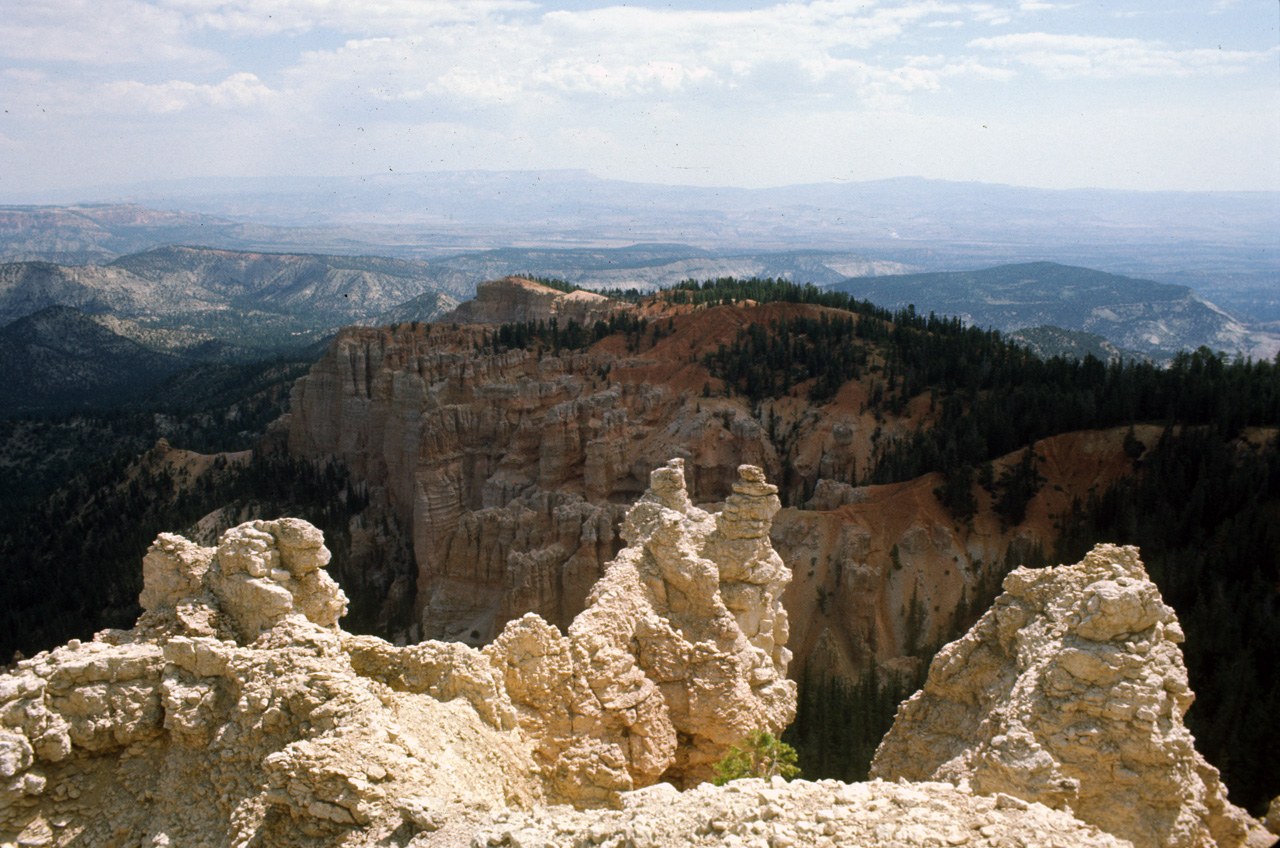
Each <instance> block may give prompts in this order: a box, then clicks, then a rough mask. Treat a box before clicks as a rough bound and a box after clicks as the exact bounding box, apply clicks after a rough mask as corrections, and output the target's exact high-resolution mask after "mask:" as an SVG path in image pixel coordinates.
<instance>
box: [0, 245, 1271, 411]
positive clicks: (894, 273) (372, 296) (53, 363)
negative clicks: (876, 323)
mask: <svg viewBox="0 0 1280 848" xmlns="http://www.w3.org/2000/svg"><path fill="white" fill-rule="evenodd" d="M904 270H909V269H907V268H906V267H905V266H902V265H899V264H897V263H892V262H884V261H873V260H870V259H867V258H866V257H863V256H861V255H858V254H853V253H841V252H836V251H788V252H780V253H753V254H739V255H716V254H713V253H710V252H707V251H699V250H697V249H696V248H689V247H688V246H685V245H670V244H649V245H633V246H630V247H626V248H573V249H545V248H504V249H499V250H490V251H482V252H475V253H464V254H458V255H454V256H449V257H443V258H440V259H437V260H434V261H431V262H423V261H414V260H403V259H394V258H385V257H367V256H332V255H315V254H278V253H263V252H257V251H254V252H244V251H231V250H223V249H213V248H197V247H179V246H164V247H157V248H153V249H150V250H146V251H143V252H140V253H135V254H130V255H127V256H123V257H119V258H116V259H114V260H112V261H111V262H109V263H107V264H103V265H59V264H54V263H50V262H16V263H8V264H3V265H0V322H5V323H8V326H6V327H3V330H4V333H3V340H4V345H5V347H4V348H3V351H2V352H3V353H4V355H5V361H6V362H7V363H15V364H18V367H16V368H11V369H10V372H11V373H14V374H18V375H19V376H17V377H15V378H14V379H13V380H11V381H10V385H9V386H8V388H7V389H6V393H5V394H4V395H3V397H0V401H3V404H2V406H0V408H2V409H3V410H4V414H7V415H13V414H15V413H17V412H22V411H39V410H46V409H59V408H66V407H68V406H74V405H76V404H82V403H105V402H120V401H126V400H129V399H130V398H133V397H135V396H136V395H137V392H138V391H141V389H143V388H145V387H148V386H151V385H154V384H156V383H157V382H158V381H159V380H160V379H161V378H163V377H165V376H167V375H169V374H172V373H174V372H176V371H178V370H179V369H181V368H185V367H189V366H191V365H193V364H195V363H237V362H247V361H250V360H254V359H264V358H269V357H273V356H277V355H279V354H281V353H285V352H288V351H295V352H296V351H297V350H299V349H302V348H304V347H307V346H308V345H314V344H316V343H318V342H319V341H321V340H322V339H324V338H325V337H327V336H328V335H329V334H331V333H333V332H335V331H336V330H337V329H338V328H339V327H342V326H345V325H350V324H366V325H369V324H392V323H406V322H412V321H431V320H434V319H435V318H436V317H438V316H439V315H442V314H443V313H445V312H447V311H449V310H450V309H453V308H454V307H455V306H457V304H458V303H459V301H461V300H464V299H466V298H467V297H469V296H470V295H471V294H472V293H473V292H474V290H475V286H476V284H477V283H479V282H482V281H484V280H488V279H495V278H500V277H505V276H508V275H537V276H544V277H554V278H558V279H562V280H566V281H568V282H571V283H576V284H579V285H582V286H584V287H588V288H606V289H612V288H616V289H639V290H642V291H644V290H650V289H654V288H657V287H659V286H670V285H672V284H674V283H677V282H680V281H682V280H685V279H689V278H693V279H698V280H702V279H709V278H719V277H730V276H733V277H739V278H745V277H752V276H757V277H775V278H782V279H788V280H793V281H798V282H815V283H819V284H824V285H827V286H829V287H831V288H833V289H837V290H841V291H846V292H849V293H851V294H853V295H855V296H856V297H858V298H861V299H866V300H870V301H872V302H873V303H876V304H878V305H881V306H886V307H889V308H905V307H906V306H907V305H908V304H912V305H914V306H915V307H916V309H917V311H919V312H930V311H932V312H936V313H938V314H940V315H957V316H960V317H961V318H962V319H964V320H965V321H966V322H967V323H970V324H974V325H978V326H983V327H994V328H997V329H1000V330H1002V331H1007V332H1012V331H1015V330H1024V336H1023V338H1024V339H1025V341H1026V343H1027V344H1028V346H1030V347H1032V349H1034V350H1036V351H1037V352H1038V353H1040V354H1042V355H1053V354H1059V353H1062V354H1067V355H1076V356H1083V355H1085V354H1086V353H1094V354H1095V355H1098V356H1103V357H1106V358H1115V357H1120V358H1124V357H1131V356H1134V355H1142V356H1147V357H1151V358H1153V359H1156V360H1166V359H1168V358H1169V357H1171V356H1172V355H1173V354H1175V353H1176V352H1178V351H1179V350H1188V349H1195V348H1197V347H1200V346H1202V345H1204V346H1208V347H1210V348H1211V349H1213V350H1223V351H1226V352H1227V353H1229V354H1235V353H1237V352H1244V353H1247V354H1249V355H1251V356H1254V357H1255V358H1257V357H1266V358H1270V357H1271V356H1273V355H1275V353H1276V350H1277V349H1280V338H1278V337H1277V336H1275V335H1273V334H1268V333H1265V332H1260V331H1258V330H1257V329H1256V328H1251V327H1249V326H1246V325H1245V324H1243V323H1241V322H1240V321H1238V320H1236V319H1235V318H1233V317H1232V316H1231V315H1229V314H1227V313H1226V312H1224V311H1223V310H1221V309H1218V308H1217V307H1215V306H1214V305H1213V304H1211V303H1208V302H1206V301H1204V300H1203V299H1201V298H1200V297H1198V296H1197V295H1196V294H1195V293H1194V292H1193V291H1192V290H1191V289H1189V288H1187V287H1185V286H1174V285H1167V284H1163V283H1159V282H1155V281H1152V280H1142V279H1135V278H1131V277H1125V276H1119V275H1115V274H1108V273H1104V272H1101V271H1095V270H1092V269H1088V268H1079V267H1073V266H1066V265H1059V264H1055V263H1050V262H1039V263H1029V264H1018V265H1005V266H998V267H994V268H986V269H981V270H977V271H953V272H931V273H914V274H908V273H901V272H902V271H904ZM851 275H857V276H851ZM1044 325H1049V326H1048V327H1047V328H1046V327H1045V326H1044ZM1027 328H1041V329H1039V330H1036V331H1034V332H1031V331H1030V330H1028V329H1027ZM1081 333H1083V334H1094V337H1093V338H1089V337H1088V336H1087V335H1079V334H1081Z"/></svg>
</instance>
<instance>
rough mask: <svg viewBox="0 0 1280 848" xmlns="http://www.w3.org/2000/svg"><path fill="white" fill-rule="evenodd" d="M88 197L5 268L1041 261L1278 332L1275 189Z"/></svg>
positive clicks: (26, 215)
mask: <svg viewBox="0 0 1280 848" xmlns="http://www.w3.org/2000/svg"><path fill="white" fill-rule="evenodd" d="M78 200H79V201H81V202H80V203H78V205H74V206H67V207H47V206H25V207H20V206H6V207H0V259H9V260H32V259H43V260H47V261H55V262H61V263H70V264H83V263H87V262H95V263H102V262H106V261H110V259H113V258H115V257H118V256H121V255H125V254H128V253H136V252H139V251H142V250H145V249H147V248H150V247H156V246H159V245H164V244H188V245H206V246H209V247H217V248H224V249H231V250H241V251H256V252H276V253H298V254H324V255H335V254H342V255H348V254H363V255H379V256H394V257H398V258H401V259H417V260H440V259H446V258H450V257H457V256H458V255H459V254H464V253H467V254H475V253H479V252H486V251H491V250H492V249H494V248H501V247H532V246H538V247H541V248H544V249H556V248H575V247H577V248H591V249H600V248H628V249H630V248H629V246H630V245H636V244H640V245H659V246H672V245H677V244H678V245H688V246H689V247H686V248H685V251H686V254H685V257H686V258H693V257H701V258H704V259H705V258H708V257H714V258H720V257H732V256H742V255H757V254H761V253H778V252H790V251H798V250H799V251H833V252H836V253H853V254H857V255H859V256H861V257H863V258H864V259H865V260H866V261H869V262H874V263H897V264H898V265H899V266H907V267H902V268H899V270H900V271H906V270H917V271H951V270H958V269H969V270H972V269H977V268H983V267H990V266H994V265H1003V264H1021V263H1026V262H1035V261H1045V260H1048V261H1054V262H1059V263H1062V264H1069V265H1079V266H1084V267H1089V268H1097V269H1100V270H1104V271H1108V272H1111V273H1116V274H1125V275H1130V276H1137V277H1142V278H1147V279H1153V280H1156V281H1159V282H1167V283H1175V284H1184V285H1189V286H1191V287H1192V288H1193V289H1195V291H1196V292H1197V293H1199V294H1200V295H1201V296H1202V297H1205V298H1206V299H1208V300H1211V301H1212V302H1214V303H1216V304H1218V305H1219V306H1222V307H1223V308H1225V309H1228V310H1229V311H1231V312H1233V314H1235V315H1236V316H1237V317H1239V318H1242V319H1244V320H1248V321H1258V322H1273V321H1280V296H1277V295H1276V292H1280V192H1134V191H1110V190H1108V191H1104V190H1094V189H1073V190H1049V189H1034V188H1021V187H1016V186H1004V185H990V184H983V183H957V182H947V181H942V180H925V179H914V178H902V179H891V180H879V181H871V182H850V183H835V182H832V183H822V184H814V185H794V186H779V187H772V188H759V189H744V188H706V187H692V186H670V185H653V184H642V183H629V182H623V181H620V180H611V179H604V178H600V177H597V176H594V175H592V174H589V173H586V172H583V171H461V172H432V173H418V174H400V173H394V174H382V175H366V176H362V177H338V178H316V177H305V178H304V177H296V178H277V179H252V180H249V179H244V180H183V181H170V182H157V183H151V184H145V185H127V186H117V187H113V188H109V189H102V190H100V191H99V192H98V193H97V194H96V195H95V196H92V197H82V198H78ZM89 201H92V202H89ZM156 210H169V211H156ZM515 270H516V271H523V270H536V269H534V268H526V269H515ZM697 273H701V272H700V271H696V270H695V272H694V275H696V274H697ZM734 273H740V272H734ZM752 273H756V272H752ZM761 273H765V274H766V275H771V272H769V271H764V272H761ZM844 273H845V274H846V275H862V274H871V273H881V271H879V270H867V271H856V270H849V271H845V272H844ZM491 276H492V275H491ZM811 281H812V282H824V281H827V280H823V279H818V278H815V279H813V280H811Z"/></svg>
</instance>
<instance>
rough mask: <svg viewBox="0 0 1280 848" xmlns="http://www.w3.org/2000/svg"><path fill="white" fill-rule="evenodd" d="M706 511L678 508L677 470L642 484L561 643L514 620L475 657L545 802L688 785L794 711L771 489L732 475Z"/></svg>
mask: <svg viewBox="0 0 1280 848" xmlns="http://www.w3.org/2000/svg"><path fill="white" fill-rule="evenodd" d="M739 475H740V480H739V482H738V483H737V484H735V486H734V494H733V495H731V496H730V497H729V499H728V500H727V501H726V502H725V506H724V511H723V512H721V513H720V514H719V515H713V514H710V513H707V512H705V511H703V510H701V509H698V508H697V507H695V506H694V505H693V504H692V503H691V502H690V500H689V495H688V491H687V488H686V485H685V479H684V462H683V461H682V460H680V459H675V460H672V461H671V462H670V463H668V464H667V465H666V466H664V467H662V468H658V469H656V470H654V471H653V473H652V474H651V475H650V481H651V482H650V487H649V490H648V491H647V492H646V493H645V494H644V495H643V496H642V497H641V498H640V499H639V501H637V502H636V504H635V505H634V506H633V507H632V508H631V510H630V511H629V512H628V513H627V518H626V521H625V522H624V524H623V531H622V532H623V537H624V538H625V539H626V540H627V543H628V544H627V547H626V548H624V549H623V550H622V552H621V553H620V554H619V555H618V557H617V558H616V559H615V560H614V561H613V562H612V563H610V564H609V565H608V566H607V567H606V570H605V575H604V577H603V578H602V579H601V580H600V582H599V583H598V584H596V586H595V588H594V589H593V590H592V592H591V596H590V598H589V600H588V606H587V609H586V610H584V611H583V612H582V613H581V614H580V615H579V616H578V617H577V618H576V619H575V620H574V622H573V624H572V625H571V626H570V627H569V633H568V635H567V636H561V635H560V633H559V631H557V630H555V628H552V627H550V626H549V625H547V624H546V623H545V622H544V621H542V620H541V619H540V618H538V617H537V616H534V615H527V616H525V617H524V618H522V619H519V620H518V621H513V622H511V623H510V624H508V625H507V627H506V629H505V630H504V631H503V632H502V634H501V635H500V636H499V637H498V639H497V640H496V641H495V642H494V643H493V644H492V645H490V646H489V647H487V648H486V649H485V654H486V655H488V656H489V658H490V661H491V662H493V664H494V666H495V668H497V669H498V670H499V673H500V674H501V676H502V677H503V679H504V680H505V682H506V688H507V691H508V692H509V693H510V694H511V698H512V700H513V701H514V702H515V705H516V709H517V711H518V713H519V715H520V720H521V724H522V726H524V727H525V728H526V731H527V732H528V733H529V735H530V736H531V737H533V738H534V739H536V740H538V742H537V749H536V754H537V757H538V760H539V762H540V764H541V765H542V769H543V775H544V778H545V779H546V781H547V787H548V793H549V795H550V796H551V797H552V798H555V799H559V800H562V801H567V802H570V803H574V804H576V805H579V806H582V805H597V804H602V803H605V804H608V803H613V802H615V801H616V800H617V798H618V794H619V793H621V792H625V791H629V790H631V789H635V788H639V787H643V786H648V785H650V784H653V783H655V782H657V781H659V780H663V781H667V782H671V783H675V784H676V785H694V784H696V783H698V782H699V781H701V780H704V779H707V778H709V777H710V776H711V768H710V766H711V764H712V763H714V762H716V761H718V760H719V759H720V758H721V757H723V756H724V753H725V751H726V750H727V749H728V746H730V745H732V744H736V743H737V742H738V741H740V740H741V739H742V738H743V737H745V736H746V735H747V734H748V733H749V732H751V731H752V730H756V729H767V730H770V731H772V732H775V733H778V732H781V730H782V729H783V728H784V727H786V726H787V725H788V724H789V723H790V722H791V719H792V718H793V717H794V715H795V699H796V688H795V684H794V683H793V682H791V681H789V680H787V679H786V671H787V663H788V662H789V661H790V659H791V655H790V653H789V652H788V650H787V649H786V647H785V644H786V641H787V635H788V626H787V614H786V611H785V610H784V609H783V607H782V601H781V598H782V592H783V590H784V589H785V588H786V585H787V583H788V582H789V581H790V572H789V571H788V569H787V568H786V567H785V566H784V565H783V564H782V560H781V558H779V556H778V555H777V553H776V552H775V551H774V550H773V547H772V546H771V545H770V543H769V536H768V534H769V527H770V522H771V519H772V517H773V515H774V513H776V512H777V510H778V498H777V495H776V491H777V490H776V489H775V488H774V487H773V486H772V485H770V484H768V483H766V482H765V480H764V474H763V472H762V471H761V470H760V469H759V468H756V467H754V466H743V467H741V468H740V469H739Z"/></svg>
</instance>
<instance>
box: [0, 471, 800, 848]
mask: <svg viewBox="0 0 1280 848" xmlns="http://www.w3.org/2000/svg"><path fill="white" fill-rule="evenodd" d="M739 474H740V480H739V482H738V483H737V484H736V485H735V486H734V494H733V495H732V496H731V497H730V498H729V499H728V500H727V501H726V503H725V508H724V511H723V512H722V513H720V514H719V515H713V514H710V513H707V512H704V511H703V510H700V509H698V508H696V507H694V506H693V505H692V503H691V502H690V501H689V497H688V493H687V490H686V487H685V482H684V475H683V463H682V462H681V461H680V460H673V461H672V462H671V463H670V464H668V465H667V466H666V467H663V468H660V469H658V470H656V471H654V472H653V475H652V487H651V489H650V491H649V492H647V493H646V494H645V495H644V496H643V497H642V498H641V499H640V501H639V502H638V503H637V504H636V506H635V507H633V508H632V509H631V510H630V512H629V513H628V517H627V520H626V522H625V524H624V528H625V529H624V533H625V536H626V538H627V541H628V543H629V544H628V547H627V548H625V549H624V550H623V552H622V554H620V555H619V556H618V557H617V559H616V560H615V561H614V562H613V563H612V564H610V566H609V567H608V569H607V571H606V574H605V577H604V578H603V580H601V582H600V583H599V584H598V585H597V586H596V587H595V588H594V589H593V590H592V592H591V595H590V598H589V599H588V607H587V609H586V611H585V612H583V613H582V614H580V615H579V616H578V617H577V618H576V619H575V620H574V622H573V624H572V626H570V628H569V632H568V635H567V636H566V635H563V634H562V633H561V631H559V630H558V629H556V628H555V627H554V626H552V625H550V624H548V623H547V622H546V621H544V620H543V619H541V618H539V617H538V616H536V615H533V614H529V615H526V616H524V617H523V618H521V619H518V620H516V621H513V622H511V623H510V624H509V625H508V626H507V627H506V628H505V629H504V631H503V632H502V634H501V635H500V637H499V638H498V639H497V640H496V641H495V642H494V643H493V644H491V645H489V646H488V647H487V648H486V649H485V650H484V651H483V652H481V651H479V650H476V649H475V648H473V647H470V646H468V645H464V644H461V643H457V642H451V643H442V642H424V643H421V644H417V645H411V646H408V647H397V646H394V645H391V644H389V643H387V642H385V641H383V640H381V639H377V638H374V637H370V636H353V635H351V634H348V633H344V632H343V631H342V630H340V629H339V628H338V626H337V621H338V618H339V617H340V616H341V615H342V614H343V613H344V612H345V610H346V598H345V597H344V596H343V594H342V591H341V590H340V589H339V588H338V586H337V584H335V583H334V582H333V580H332V579H330V578H329V577H328V575H327V574H326V573H325V572H324V570H323V568H324V566H325V565H326V564H327V563H328V561H329V552H328V550H327V549H326V548H325V547H324V540H323V538H322V537H321V534H320V532H319V531H318V530H316V528H314V527H312V526H311V525H310V524H307V523H306V522H304V521H300V520H297V519H288V518H286V519H279V520H277V521H252V522H248V523H245V524H242V525H240V526H238V527H234V528H232V529H230V530H228V531H226V532H225V533H223V535H222V537H221V538H220V539H219V540H218V545H217V547H216V548H209V547H200V546H198V545H195V544H193V543H191V542H189V541H188V540H186V539H183V538H181V537H179V536H174V535H171V534H162V535H161V536H160V537H159V538H158V539H157V540H156V542H155V544H154V545H153V546H152V547H151V550H150V551H149V552H148V554H147V556H146V558H145V560H144V567H143V571H144V581H145V584H144V588H143V592H142V596H141V601H142V604H143V606H144V609H145V612H144V613H143V615H142V617H141V618H140V619H139V622H138V626H137V627H136V628H134V629H133V630H130V631H104V632H103V633H100V634H98V636H97V637H95V641H93V642H91V643H88V644H81V643H79V642H76V641H73V642H71V643H69V644H68V645H67V646H65V647H62V648H58V649H57V650H55V651H53V652H49V653H42V654H40V655H38V656H36V657H35V658H33V659H31V660H25V661H23V662H22V663H21V664H20V665H19V670H18V673H17V674H14V675H6V676H4V677H0V845H8V844H11V843H12V842H15V841H16V842H17V843H18V844H22V845H75V844H88V845H107V844H132V845H137V844H142V845H148V846H163V845H207V846H210V848H214V846H249V845H271V846H285V848H288V846H303V845H308V846H351V847H352V848H354V846H365V845H370V846H371V845H385V844H390V843H389V842H388V841H387V840H389V839H391V838H392V835H393V834H398V835H397V836H396V837H395V838H396V839H397V840H399V841H397V842H396V843H395V844H403V843H404V841H405V840H407V839H408V838H409V837H410V836H412V835H413V834H414V833H417V832H420V831H426V832H432V831H434V830H437V829H439V828H441V827H443V826H444V824H445V823H446V822H447V821H449V820H451V819H452V818H456V817H457V816H459V815H463V817H464V818H465V816H466V815H471V814H473V813H474V812H475V810H476V809H477V808H478V805H490V806H492V805H498V806H506V805H516V806H529V805H531V804H534V803H536V802H538V801H540V800H542V799H543V798H544V797H550V798H551V799H552V800H556V801H559V802H571V803H573V804H575V805H577V806H579V807H587V806H601V805H616V804H617V803H619V801H620V798H621V795H622V793H625V792H628V791H631V790H634V789H637V788H640V787H644V786H649V785H651V784H654V783H656V782H658V781H660V780H665V781H668V782H671V783H676V784H686V783H689V784H692V783H696V782H697V781H699V780H701V779H702V778H704V777H707V776H709V772H710V768H709V764H710V763H712V762H715V761H717V760H719V759H720V758H721V757H722V756H723V755H724V753H725V751H726V750H727V748H728V746H729V745H731V744H735V743H737V742H739V741H741V739H742V738H743V737H744V736H746V735H747V734H748V733H749V732H750V731H752V730H756V729H758V728H764V729H768V730H770V731H773V732H775V733H776V732H781V730H782V729H783V728H784V727H785V726H786V725H787V724H788V723H789V722H790V721H791V719H792V717H793V716H794V714H795V698H796V690H795V684H794V683H791V682H790V681H788V680H786V669H787V663H788V661H789V660H790V654H789V653H788V651H787V649H786V647H785V646H784V645H785V642H786V639H787V616H786V612H785V610H784V609H783V608H782V605H781V595H782V592H783V590H784V589H785V587H786V584H787V582H788V580H789V579H790V573H789V571H788V570H787V569H786V568H785V567H784V566H783V564H782V561H781V560H780V559H779V557H778V555H777V554H776V553H775V552H774V550H773V548H772V547H771V546H770V544H769V537H768V533H769V527H770V521H771V519H772V516H773V514H774V513H775V512H776V511H777V510H778V502H777V496H776V494H775V489H774V487H773V486H771V485H769V484H768V483H766V482H765V480H764V475H763V472H761V471H760V469H759V468H755V467H752V466H744V467H742V468H741V469H739ZM467 810H471V813H467V812H466V811H467ZM113 840H114V842H113Z"/></svg>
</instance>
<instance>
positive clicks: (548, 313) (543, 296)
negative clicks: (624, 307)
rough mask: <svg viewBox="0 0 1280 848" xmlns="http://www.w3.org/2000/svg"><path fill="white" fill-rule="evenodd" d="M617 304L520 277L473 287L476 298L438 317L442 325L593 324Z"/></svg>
mask: <svg viewBox="0 0 1280 848" xmlns="http://www.w3.org/2000/svg"><path fill="white" fill-rule="evenodd" d="M616 306H617V304H616V303H615V302H614V301H612V300H610V299H609V298H607V297H605V296H604V295H601V294H596V293H595V292H591V291H586V290H585V289H579V290H578V291H574V292H568V293H566V292H562V291H559V290H557V289H553V288H551V287H550V286H544V285H540V284H539V283H535V282H533V281H532V280H526V279H523V278H521V277H504V278H502V279H501V280H491V281H489V282H486V283H480V284H479V285H478V286H476V296H475V298H474V299H472V300H468V301H466V302H464V303H461V304H459V305H458V307H457V308H456V309H454V310H453V311H452V312H448V313H445V314H444V315H443V316H441V317H440V319H439V320H440V323H442V324H515V323H520V322H524V321H550V320H551V319H552V318H556V319H558V320H559V321H561V322H564V323H568V322H569V321H570V320H574V321H577V322H578V323H579V324H589V323H594V322H595V321H598V320H600V319H602V318H607V317H608V315H609V312H610V311H612V310H613V309H614V308H616Z"/></svg>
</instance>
